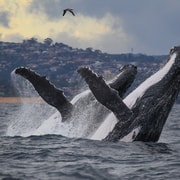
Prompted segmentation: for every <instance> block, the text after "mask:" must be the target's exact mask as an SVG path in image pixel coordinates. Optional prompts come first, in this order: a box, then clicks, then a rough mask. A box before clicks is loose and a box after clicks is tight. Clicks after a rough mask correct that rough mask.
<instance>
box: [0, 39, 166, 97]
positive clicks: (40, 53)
mask: <svg viewBox="0 0 180 180" xmlns="http://www.w3.org/2000/svg"><path fill="white" fill-rule="evenodd" d="M165 58H166V56H163V55H162V56H147V55H144V54H132V53H128V54H108V53H103V52H101V51H100V50H93V49H92V48H90V47H89V48H86V49H78V48H72V47H70V46H68V45H65V44H63V43H53V40H52V39H50V38H46V39H45V40H44V41H43V42H38V41H37V39H36V38H31V39H27V40H23V42H21V43H13V42H0V96H16V95H17V94H16V92H15V91H14V88H13V87H12V82H11V76H10V74H11V72H12V71H13V70H14V69H15V68H17V67H19V66H25V67H28V68H31V69H32V70H34V71H36V72H38V73H39V74H41V75H46V76H47V78H48V79H50V81H51V82H53V84H55V85H56V86H57V87H61V88H62V89H63V90H65V92H66V93H67V94H68V95H70V96H72V95H74V94H76V93H77V92H78V90H79V83H80V81H81V80H80V77H79V76H78V74H77V72H76V70H77V68H78V67H80V66H89V67H91V68H92V69H93V70H94V71H96V72H98V73H100V74H102V75H103V76H104V77H105V78H106V79H110V78H112V77H113V76H114V75H115V74H117V73H118V70H119V67H121V66H122V65H124V64H130V63H131V64H135V65H137V67H138V72H139V73H140V74H143V77H142V75H139V78H138V79H139V81H140V79H143V78H145V77H146V76H148V75H150V74H152V73H153V72H154V71H156V70H157V69H158V68H159V67H160V66H161V65H162V63H163V60H164V59H165Z"/></svg>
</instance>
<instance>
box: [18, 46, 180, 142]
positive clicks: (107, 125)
mask: <svg viewBox="0 0 180 180" xmlns="http://www.w3.org/2000/svg"><path fill="white" fill-rule="evenodd" d="M77 71H78V73H79V74H80V75H81V76H82V78H83V79H84V80H85V81H86V83H87V85H88V86H89V89H90V90H87V91H86V93H83V96H82V94H81V95H77V96H76V97H75V98H74V99H73V100H72V101H69V100H68V99H67V98H66V96H65V95H64V92H63V91H62V90H61V89H58V88H56V87H55V86H54V85H53V84H51V83H50V82H49V81H48V80H47V79H46V77H44V76H40V75H39V74H37V73H35V72H33V71H32V70H30V69H27V68H17V69H16V70H15V73H16V74H18V75H20V76H22V77H24V78H25V79H27V80H28V81H30V83H31V84H32V85H33V86H34V88H35V90H36V91H37V92H38V93H39V95H40V96H41V97H42V98H43V99H44V100H45V101H46V102H47V103H48V104H50V105H51V106H54V107H55V108H56V109H57V110H58V111H59V112H60V114H61V116H62V121H63V122H62V123H68V122H70V121H72V119H73V121H75V123H76V122H77V121H76V120H77V119H79V118H80V117H83V116H82V114H83V113H84V114H86V116H85V117H83V121H86V122H88V121H91V123H90V124H88V123H87V124H88V125H87V127H86V132H85V133H84V134H83V135H82V137H85V138H90V139H96V140H103V141H108V142H118V141H145V142H156V141H158V139H159V137H160V135H161V132H162V129H163V127H164V124H165V122H166V119H167V117H168V114H169V112H170V111H171V108H172V106H173V104H174V102H175V100H176V98H177V96H178V93H179V88H180V48H178V47H174V48H173V49H171V51H170V57H169V60H168V61H167V63H166V64H165V65H164V67H163V68H161V69H160V70H159V71H157V72H156V73H155V74H153V75H152V76H151V77H149V78H148V79H147V80H145V81H144V82H143V83H142V84H140V85H139V86H138V87H137V88H136V89H135V90H134V91H132V92H131V93H130V94H129V95H128V96H127V97H126V98H124V93H125V92H126V91H127V89H128V88H129V87H130V85H131V84H132V82H133V80H134V78H135V75H136V73H137V69H136V67H134V66H133V65H127V66H124V67H123V68H122V69H121V72H120V74H119V75H118V76H117V77H116V78H115V79H114V81H112V82H106V81H105V80H104V78H103V77H102V76H101V75H98V74H96V73H95V72H93V71H92V70H91V69H90V68H88V67H80V68H79V69H78V70H77ZM89 104H91V105H89ZM92 107H94V109H95V111H87V110H88V109H90V108H92ZM79 112H80V113H79ZM87 112H88V113H87ZM72 117H76V118H72Z"/></svg>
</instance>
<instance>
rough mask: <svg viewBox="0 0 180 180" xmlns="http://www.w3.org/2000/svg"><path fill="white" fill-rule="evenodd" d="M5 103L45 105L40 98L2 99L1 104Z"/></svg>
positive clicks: (0, 99)
mask: <svg viewBox="0 0 180 180" xmlns="http://www.w3.org/2000/svg"><path fill="white" fill-rule="evenodd" d="M3 103H10V104H13V103H44V101H43V100H42V99H41V98H40V97H0V104H3Z"/></svg>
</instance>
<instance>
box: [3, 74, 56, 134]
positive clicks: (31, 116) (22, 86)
mask: <svg viewBox="0 0 180 180" xmlns="http://www.w3.org/2000/svg"><path fill="white" fill-rule="evenodd" d="M11 79H12V83H13V85H14V87H15V89H16V91H17V94H18V96H19V97H29V98H32V97H39V95H38V94H37V92H36V91H35V90H34V87H33V86H32V85H31V84H30V83H29V82H28V81H27V80H26V79H24V78H22V77H21V76H19V75H16V74H15V73H14V71H13V72H12V73H11ZM39 98H40V97H39ZM53 112H55V109H54V108H53V107H51V106H49V105H48V104H46V103H37V102H31V103H27V102H23V98H22V103H21V104H20V105H19V108H18V109H17V111H16V112H15V113H14V114H13V115H12V117H9V118H10V119H11V120H10V124H9V126H8V129H7V133H6V135H8V136H26V135H31V134H32V133H33V132H34V131H35V130H36V129H37V128H38V127H39V126H40V125H41V124H42V123H43V121H44V120H46V119H47V118H48V117H49V116H50V115H51V114H53Z"/></svg>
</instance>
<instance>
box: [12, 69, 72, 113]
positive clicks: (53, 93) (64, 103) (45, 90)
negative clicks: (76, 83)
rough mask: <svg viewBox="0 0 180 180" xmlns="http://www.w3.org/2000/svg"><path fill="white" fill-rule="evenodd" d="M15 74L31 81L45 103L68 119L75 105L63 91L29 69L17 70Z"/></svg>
mask: <svg viewBox="0 0 180 180" xmlns="http://www.w3.org/2000/svg"><path fill="white" fill-rule="evenodd" d="M15 73H16V74H18V75H21V76H22V77H24V78H25V79H27V80H29V81H30V82H31V84H32V85H33V86H34V88H35V90H36V91H37V92H38V94H39V95H40V96H41V97H42V98H43V99H44V101H46V102H47V103H48V104H50V105H51V106H53V107H55V108H56V109H57V110H58V111H59V112H60V113H61V115H62V117H66V116H67V114H68V113H69V112H70V110H72V106H73V105H72V104H71V103H70V102H69V101H68V100H67V98H66V97H65V96H64V94H63V91H62V90H61V89H58V88H56V87H55V86H54V85H52V84H51V83H50V82H49V81H48V80H47V79H46V77H45V76H40V75H39V74H37V73H35V72H33V71H32V70H30V69H27V68H17V69H16V70H15Z"/></svg>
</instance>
